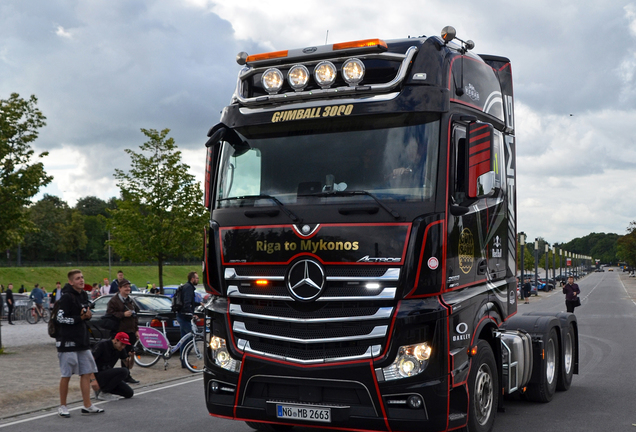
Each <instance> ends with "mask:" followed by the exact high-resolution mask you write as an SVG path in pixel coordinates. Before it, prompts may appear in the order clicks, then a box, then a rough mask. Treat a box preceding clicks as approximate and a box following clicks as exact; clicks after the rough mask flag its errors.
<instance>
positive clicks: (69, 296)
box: [55, 270, 104, 417]
mask: <svg viewBox="0 0 636 432" xmlns="http://www.w3.org/2000/svg"><path fill="white" fill-rule="evenodd" d="M62 294H63V295H62V296H61V297H60V298H59V300H58V302H59V306H58V308H59V310H58V313H57V317H56V319H57V322H58V324H59V335H58V337H57V338H56V341H55V346H56V347H57V357H58V359H59V361H60V371H61V378H60V407H59V408H58V410H57V413H58V415H59V416H60V417H70V416H71V414H70V413H69V411H68V408H67V407H66V398H67V396H68V385H69V382H70V380H71V376H72V375H73V374H76V375H79V376H80V390H81V392H82V400H83V402H84V407H83V408H82V415H90V414H98V413H102V412H104V410H103V409H101V408H97V407H96V406H94V405H93V404H92V403H91V393H90V391H91V385H90V377H91V375H92V374H93V373H95V372H97V366H96V365H95V360H93V355H92V353H91V350H90V345H89V338H88V327H87V325H86V321H87V320H89V319H91V317H92V313H91V310H90V309H89V308H88V296H87V294H86V292H85V291H84V275H83V274H82V271H81V270H71V271H70V272H68V283H67V284H66V285H65V286H64V288H63V289H62Z"/></svg>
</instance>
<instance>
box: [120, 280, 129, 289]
mask: <svg viewBox="0 0 636 432" xmlns="http://www.w3.org/2000/svg"><path fill="white" fill-rule="evenodd" d="M126 285H130V281H129V280H128V279H122V280H121V282H119V287H120V288H121V287H123V286H126Z"/></svg>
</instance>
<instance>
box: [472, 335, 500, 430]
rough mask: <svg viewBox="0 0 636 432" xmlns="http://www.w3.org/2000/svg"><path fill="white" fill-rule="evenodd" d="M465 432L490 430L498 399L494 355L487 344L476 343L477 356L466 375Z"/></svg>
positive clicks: (481, 341)
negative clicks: (466, 413)
mask: <svg viewBox="0 0 636 432" xmlns="http://www.w3.org/2000/svg"><path fill="white" fill-rule="evenodd" d="M468 393H469V395H470V400H469V404H468V423H467V425H466V431H467V432H487V431H490V430H492V427H493V424H494V422H495V414H496V411H497V404H498V402H499V401H498V398H499V374H498V372H497V363H495V355H494V354H493V352H492V348H491V347H490V345H489V344H488V342H486V341H484V340H480V341H479V342H478V343H477V355H476V356H475V357H473V359H472V362H471V366H470V374H469V375H468Z"/></svg>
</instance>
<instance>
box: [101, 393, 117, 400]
mask: <svg viewBox="0 0 636 432" xmlns="http://www.w3.org/2000/svg"><path fill="white" fill-rule="evenodd" d="M97 400H100V401H116V400H119V396H117V395H114V394H112V393H106V392H100V393H99V394H98V395H97Z"/></svg>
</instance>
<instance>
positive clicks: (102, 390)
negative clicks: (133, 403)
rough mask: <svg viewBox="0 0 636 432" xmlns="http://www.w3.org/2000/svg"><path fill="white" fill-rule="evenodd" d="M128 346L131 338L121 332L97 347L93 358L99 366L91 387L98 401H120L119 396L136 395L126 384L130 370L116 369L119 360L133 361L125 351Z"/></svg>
mask: <svg viewBox="0 0 636 432" xmlns="http://www.w3.org/2000/svg"><path fill="white" fill-rule="evenodd" d="M126 345H130V338H129V337H128V335H127V334H126V333H124V332H119V333H117V334H116V335H115V337H114V338H112V339H110V340H105V341H102V342H100V343H98V344H97V345H96V346H95V348H94V350H93V357H94V358H95V363H96V364H97V373H95V376H94V377H92V378H91V387H92V388H93V390H94V391H95V398H96V399H98V400H103V401H110V400H116V399H119V398H118V396H122V397H125V398H131V397H133V395H134V394H135V392H134V391H133V389H131V388H130V386H129V385H128V384H126V382H125V381H126V380H127V379H128V377H129V376H130V371H129V370H128V368H125V367H117V368H116V367H114V366H115V364H116V363H117V361H118V360H122V361H124V362H127V361H130V360H132V358H131V357H129V356H128V353H127V352H126V350H125V349H124V348H125V347H126Z"/></svg>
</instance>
